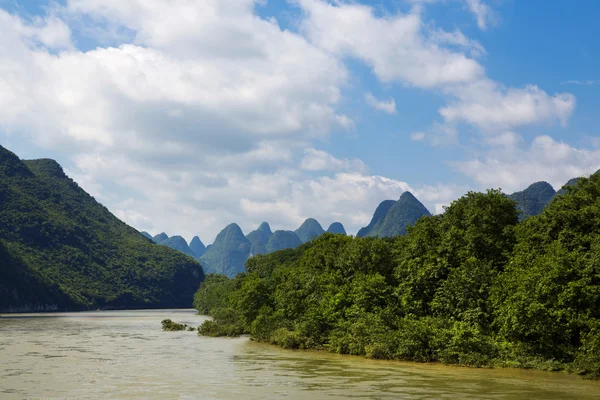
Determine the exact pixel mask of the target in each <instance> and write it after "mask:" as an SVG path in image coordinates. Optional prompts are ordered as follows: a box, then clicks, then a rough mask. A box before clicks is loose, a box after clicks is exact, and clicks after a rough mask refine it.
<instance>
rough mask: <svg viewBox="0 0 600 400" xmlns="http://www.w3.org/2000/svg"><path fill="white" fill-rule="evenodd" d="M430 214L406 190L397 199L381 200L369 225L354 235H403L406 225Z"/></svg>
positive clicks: (412, 223)
mask: <svg viewBox="0 0 600 400" xmlns="http://www.w3.org/2000/svg"><path fill="white" fill-rule="evenodd" d="M430 215H431V213H430V212H429V210H427V208H425V206H424V205H423V204H422V203H421V202H420V201H419V200H418V199H417V198H416V197H415V196H414V195H413V194H412V193H411V192H408V191H406V192H404V193H402V195H401V196H400V198H399V199H398V201H393V200H385V201H382V202H381V203H380V204H379V206H378V207H377V209H376V210H375V214H373V218H372V219H371V222H370V223H369V225H367V226H366V227H364V228H362V229H361V230H359V231H358V233H357V234H356V236H358V237H364V236H378V237H392V236H397V235H403V234H404V233H406V227H408V226H409V225H414V224H415V222H417V221H418V220H419V219H420V218H421V217H423V216H430Z"/></svg>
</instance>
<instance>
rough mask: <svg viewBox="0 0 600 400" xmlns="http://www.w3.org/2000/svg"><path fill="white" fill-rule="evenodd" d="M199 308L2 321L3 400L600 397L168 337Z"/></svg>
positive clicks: (570, 387)
mask: <svg viewBox="0 0 600 400" xmlns="http://www.w3.org/2000/svg"><path fill="white" fill-rule="evenodd" d="M164 318H171V319H172V320H174V321H177V322H183V323H187V324H191V325H194V326H195V325H199V324H200V323H201V322H202V321H203V320H204V319H205V317H201V316H197V315H195V314H194V311H193V310H151V311H150V310H149V311H98V312H87V313H56V314H38V315H32V314H29V315H8V316H6V315H5V316H3V317H0V360H1V363H0V399H13V398H14V399H21V398H50V399H66V398H77V399H98V398H139V399H147V398H157V399H236V400H241V399H273V398H290V399H316V398H327V399H348V398H356V399H359V398H360V399H459V398H460V399H598V398H600V383H599V382H592V381H584V380H581V379H580V378H578V377H573V376H568V375H565V374H553V373H544V372H535V371H520V370H489V369H470V368H458V367H448V366H443V365H429V364H415V363H398V362H388V361H374V360H365V359H362V358H359V357H348V356H339V355H333V354H328V353H324V352H312V351H306V352H305V351H289V350H281V349H279V348H277V347H274V346H268V345H262V344H258V343H254V342H251V341H249V340H248V339H245V338H239V339H225V338H205V337H198V336H196V334H195V333H194V332H185V331H184V332H163V331H162V330H161V329H160V321H161V320H162V319H164Z"/></svg>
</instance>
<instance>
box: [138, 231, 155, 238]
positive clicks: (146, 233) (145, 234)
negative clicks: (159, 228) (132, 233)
mask: <svg viewBox="0 0 600 400" xmlns="http://www.w3.org/2000/svg"><path fill="white" fill-rule="evenodd" d="M140 233H141V234H142V236H143V237H145V238H146V239H150V240H153V239H152V235H151V234H149V233H148V232H146V231H144V232H140Z"/></svg>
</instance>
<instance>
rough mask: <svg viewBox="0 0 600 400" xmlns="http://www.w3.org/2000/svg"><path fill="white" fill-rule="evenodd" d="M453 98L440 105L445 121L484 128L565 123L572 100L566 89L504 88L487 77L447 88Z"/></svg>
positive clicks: (571, 108) (498, 128) (573, 101)
mask: <svg viewBox="0 0 600 400" xmlns="http://www.w3.org/2000/svg"><path fill="white" fill-rule="evenodd" d="M448 91H449V92H450V93H451V94H452V95H453V96H454V97H456V99H457V100H456V101H454V102H452V103H451V104H449V105H448V106H445V107H442V108H441V109H440V114H441V115H442V117H444V119H445V120H446V121H449V122H467V123H469V124H472V125H475V126H476V127H478V128H480V129H482V130H484V131H489V130H493V131H497V130H503V129H511V128H515V127H519V126H523V125H529V124H535V123H546V122H547V123H552V122H559V123H561V124H562V125H566V124H567V121H568V119H569V117H570V116H571V114H572V113H573V110H574V108H575V104H576V100H575V96H573V95H572V94H570V93H557V94H555V95H553V96H551V95H548V94H547V93H546V92H544V91H543V90H541V89H540V88H539V87H537V86H534V85H528V86H526V87H524V88H507V87H504V86H502V85H499V84H497V83H496V82H493V81H491V80H488V79H485V80H479V81H476V82H473V83H472V84H469V85H465V86H463V87H459V88H456V87H455V88H450V89H449V90H448Z"/></svg>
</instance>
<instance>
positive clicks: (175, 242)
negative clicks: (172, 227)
mask: <svg viewBox="0 0 600 400" xmlns="http://www.w3.org/2000/svg"><path fill="white" fill-rule="evenodd" d="M160 245H161V246H167V247H170V248H172V249H174V250H177V251H180V252H182V253H184V254H187V255H188V256H190V257H195V254H194V252H193V251H192V249H190V247H189V246H188V244H187V242H186V240H185V239H184V238H182V237H181V236H172V237H170V238H168V239H167V240H163V241H162V242H160Z"/></svg>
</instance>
